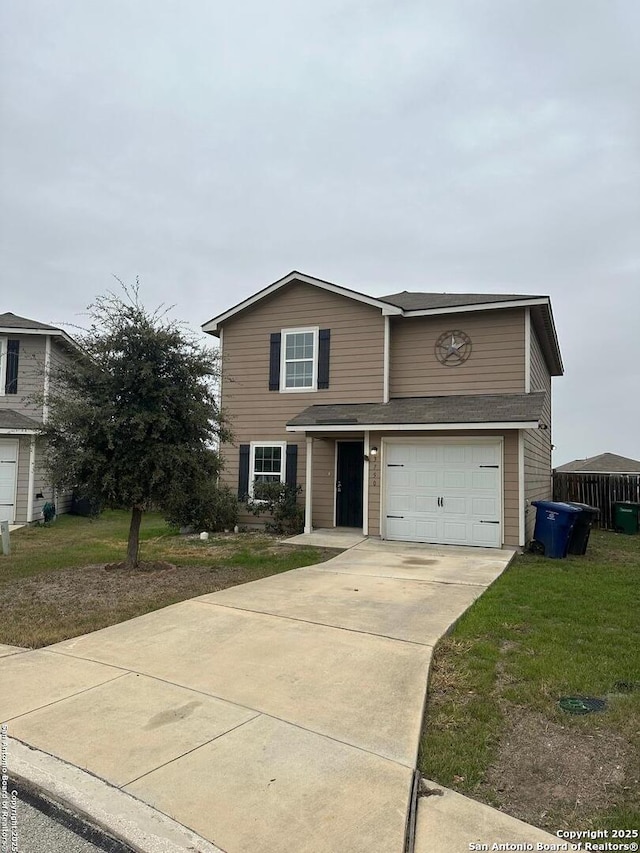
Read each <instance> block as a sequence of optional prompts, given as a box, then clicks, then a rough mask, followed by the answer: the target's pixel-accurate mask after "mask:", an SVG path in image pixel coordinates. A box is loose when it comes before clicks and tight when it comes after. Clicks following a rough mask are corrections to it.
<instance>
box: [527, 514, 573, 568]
mask: <svg viewBox="0 0 640 853" xmlns="http://www.w3.org/2000/svg"><path fill="white" fill-rule="evenodd" d="M531 505H532V506H534V507H535V508H536V526H535V529H534V531H533V540H534V542H533V544H534V550H542V549H544V550H543V553H544V555H545V557H552V558H555V559H562V558H563V557H566V556H567V550H568V548H569V542H570V540H571V532H572V531H573V528H574V525H575V524H576V522H577V521H578V519H579V518H580V515H581V513H582V511H581V510H580V509H579V508H578V507H575V506H570V504H565V503H559V502H557V501H531Z"/></svg>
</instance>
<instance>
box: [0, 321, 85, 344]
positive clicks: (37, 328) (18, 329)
mask: <svg viewBox="0 0 640 853" xmlns="http://www.w3.org/2000/svg"><path fill="white" fill-rule="evenodd" d="M1 334H9V335H11V334H14V335H15V334H20V335H51V336H52V337H55V338H57V339H58V341H61V340H62V341H64V342H65V343H66V344H67V345H68V346H69V347H71V348H72V349H74V350H77V351H78V352H84V350H83V349H82V347H81V346H80V344H79V343H78V342H77V341H75V340H74V339H73V338H72V337H71V335H68V334H67V333H66V332H65V331H64V329H59V328H58V327H57V326H50V325H49V324H48V323H41V322H40V321H39V320H30V319H29V318H28V317H19V316H18V315H17V314H13V313H12V312H11V311H5V313H4V314H0V335H1Z"/></svg>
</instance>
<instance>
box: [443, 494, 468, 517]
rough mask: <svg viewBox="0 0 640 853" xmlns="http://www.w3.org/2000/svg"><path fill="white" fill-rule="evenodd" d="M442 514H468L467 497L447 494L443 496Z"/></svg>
mask: <svg viewBox="0 0 640 853" xmlns="http://www.w3.org/2000/svg"><path fill="white" fill-rule="evenodd" d="M442 503H443V506H442V510H443V515H444V514H446V515H463V516H465V517H466V516H467V515H468V514H469V499H468V498H467V497H466V496H464V495H460V496H456V495H447V496H446V497H445V498H443V501H442Z"/></svg>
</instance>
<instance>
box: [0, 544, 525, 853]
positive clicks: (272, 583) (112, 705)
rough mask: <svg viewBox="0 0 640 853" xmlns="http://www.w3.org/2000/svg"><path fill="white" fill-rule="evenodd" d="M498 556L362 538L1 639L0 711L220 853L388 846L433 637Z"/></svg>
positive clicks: (398, 834) (400, 811) (28, 737)
mask: <svg viewBox="0 0 640 853" xmlns="http://www.w3.org/2000/svg"><path fill="white" fill-rule="evenodd" d="M511 556H512V554H511V552H503V551H494V550H491V551H481V550H477V551H476V550H475V549H473V550H472V549H460V550H456V549H447V550H446V551H443V549H433V548H429V547H428V546H416V545H401V544H399V543H380V542H375V541H372V540H365V541H363V542H361V543H359V544H357V545H355V547H352V548H351V549H350V550H348V551H345V552H344V553H343V554H340V555H339V556H338V557H335V558H334V559H332V560H330V561H328V562H327V563H323V564H321V565H318V566H313V567H309V568H304V569H297V570H294V571H291V572H287V573H285V574H281V575H276V576H274V577H270V578H265V579H263V580H259V581H255V582H253V583H249V584H244V585H243V586H240V587H233V588H231V589H227V590H223V591H222V592H218V593H214V594H211V595H205V596H201V597H199V598H196V599H192V600H190V601H185V602H182V603H180V604H176V605H173V606H171V607H167V608H164V609H163V610H159V611H156V612H154V613H149V614H147V615H145V616H141V617H139V618H137V619H133V620H130V621H128V622H124V623H121V624H119V625H114V626H112V627H110V628H106V629H103V630H101V631H96V632H95V633H92V634H88V635H85V636H83V637H78V638H75V639H73V640H69V641H66V642H63V643H58V644H57V645H54V646H50V647H48V648H47V649H42V650H36V651H29V652H19V651H18V652H16V651H15V650H11V649H9V650H8V651H7V653H6V655H5V656H4V657H2V658H1V659H0V683H1V684H2V696H1V698H0V719H2V720H4V721H5V722H7V723H8V727H9V734H10V735H11V736H12V737H14V738H17V739H18V740H21V741H23V742H25V743H27V744H30V745H31V746H33V747H36V748H37V749H39V750H43V751H44V752H46V753H50V754H51V755H53V756H56V757H57V758H59V759H63V760H64V761H67V762H70V763H71V764H73V765H76V766H77V767H79V768H83V769H84V770H87V771H89V772H90V773H93V774H95V775H96V776H98V777H100V778H101V779H104V780H106V781H107V782H108V783H110V784H111V785H113V786H116V787H117V788H119V789H121V790H122V791H124V792H128V793H129V794H132V795H134V796H135V797H137V798H139V799H140V800H142V801H143V802H145V803H148V804H149V805H151V806H153V807H154V808H155V809H158V810H159V811H161V812H163V813H165V814H167V815H169V816H171V817H172V818H174V819H175V820H177V821H178V822H180V823H181V824H184V825H185V826H187V827H189V828H190V829H192V830H194V831H195V832H196V833H199V834H200V835H201V836H203V837H204V838H205V839H208V840H209V841H211V842H212V843H213V844H215V845H217V846H219V847H220V848H222V849H223V850H225V851H227V853H240V851H243V852H244V851H256V853H260V851H265V853H267V851H269V853H279V851H292V853H293V851H295V853H318V851H336V853H365V851H366V853H371V851H380V853H396V851H397V853H402V850H403V846H404V831H405V821H406V815H407V808H408V800H409V792H410V786H411V779H412V769H413V767H414V766H415V759H416V753H417V748H418V743H419V737H420V730H421V723H422V713H423V705H424V699H425V692H426V685H427V676H428V668H429V662H430V658H431V652H432V648H433V645H434V643H435V642H436V641H437V639H438V638H439V637H440V636H441V635H442V634H443V633H444V631H446V629H447V628H448V627H449V626H450V625H451V623H452V622H454V621H455V620H456V619H457V618H458V616H459V615H460V614H461V613H462V612H464V610H466V609H467V607H468V606H469V605H470V604H471V603H472V602H473V601H474V600H475V599H476V598H477V597H478V596H479V595H480V594H481V593H482V592H483V591H484V589H485V588H486V586H487V585H488V584H489V583H491V582H492V581H493V580H494V579H495V578H496V577H497V576H498V575H499V574H500V573H501V572H502V571H503V569H504V568H505V567H506V565H507V564H508V562H509V560H510V558H511ZM426 849H427V848H425V850H426Z"/></svg>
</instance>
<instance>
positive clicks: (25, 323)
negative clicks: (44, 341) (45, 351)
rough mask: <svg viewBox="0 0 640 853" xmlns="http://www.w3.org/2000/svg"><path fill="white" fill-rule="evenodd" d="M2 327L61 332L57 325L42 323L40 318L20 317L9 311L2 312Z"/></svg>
mask: <svg viewBox="0 0 640 853" xmlns="http://www.w3.org/2000/svg"><path fill="white" fill-rule="evenodd" d="M0 329H31V330H42V331H43V332H60V331H62V330H61V329H58V328H57V327H56V326H49V325H48V324H47V323H40V322H39V321H38V320H29V319H27V318H26V317H18V315H17V314H12V313H11V311H7V312H6V313H4V314H0Z"/></svg>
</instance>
